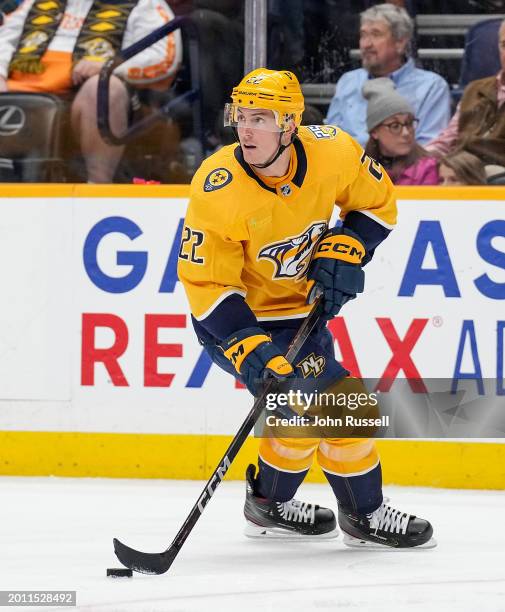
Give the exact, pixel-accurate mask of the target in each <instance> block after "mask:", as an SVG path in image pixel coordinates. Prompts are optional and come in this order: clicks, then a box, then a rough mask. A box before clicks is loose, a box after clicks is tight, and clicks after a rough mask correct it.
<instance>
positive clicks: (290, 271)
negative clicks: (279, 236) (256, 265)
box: [258, 221, 327, 280]
mask: <svg viewBox="0 0 505 612" xmlns="http://www.w3.org/2000/svg"><path fill="white" fill-rule="evenodd" d="M326 227H327V223H326V221H317V222H316V223H313V224H312V225H311V226H310V227H309V228H307V229H306V230H304V231H303V232H302V233H301V234H298V236H289V237H288V238H284V240H281V241H280V242H274V243H273V244H268V245H267V246H266V247H264V248H262V249H261V251H260V252H259V253H258V260H260V259H269V260H270V261H272V262H273V263H274V264H275V271H274V274H273V276H272V280H276V279H279V278H296V279H297V280H300V279H301V278H302V277H303V275H304V274H305V272H306V271H307V266H308V265H309V262H310V257H311V255H312V250H313V248H314V246H315V244H316V242H317V241H318V239H319V237H320V236H321V234H323V233H324V232H325V231H326Z"/></svg>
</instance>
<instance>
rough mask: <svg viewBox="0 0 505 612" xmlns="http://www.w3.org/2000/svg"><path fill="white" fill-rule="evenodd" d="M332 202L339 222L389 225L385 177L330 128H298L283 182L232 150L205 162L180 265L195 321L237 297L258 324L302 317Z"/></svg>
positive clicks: (391, 210) (392, 211) (195, 184)
mask: <svg viewBox="0 0 505 612" xmlns="http://www.w3.org/2000/svg"><path fill="white" fill-rule="evenodd" d="M335 205H336V206H338V207H339V209H340V217H341V219H343V220H345V218H346V216H347V215H348V214H349V213H350V212H352V211H357V212H359V213H362V214H363V215H365V216H366V217H367V219H366V221H367V222H370V223H371V225H373V226H377V227H379V229H382V230H384V231H385V233H386V234H387V232H388V231H389V230H390V229H392V227H393V226H394V224H395V223H396V202H395V199H394V195H393V185H392V183H391V181H390V179H389V177H388V176H387V174H386V172H385V171H384V170H383V169H382V167H381V166H380V165H379V164H378V163H377V162H375V161H374V160H372V159H370V158H369V157H367V156H365V155H364V152H363V149H362V147H361V146H360V145H359V144H358V143H357V142H356V141H355V140H353V139H352V138H351V137H350V136H349V135H348V134H347V133H346V132H343V131H342V130H340V129H338V128H336V127H334V126H329V125H326V126H305V127H300V128H299V132H298V137H297V138H296V139H295V141H294V144H293V146H292V147H291V162H290V166H289V170H288V174H287V175H286V176H285V177H282V178H272V177H263V176H259V175H258V174H256V173H255V172H254V170H253V169H252V168H251V167H250V166H249V165H248V164H247V163H246V162H245V161H244V159H243V157H242V153H241V149H240V146H238V145H237V144H233V145H229V146H226V147H223V148H222V149H220V150H219V151H218V152H217V153H214V154H213V155H211V156H210V157H209V158H207V159H206V160H205V161H204V162H203V163H202V165H201V166H200V168H199V169H198V171H197V172H196V174H195V176H194V178H193V181H192V183H191V192H190V201H189V206H188V211H187V215H186V219H185V226H184V229H183V234H182V242H181V247H180V252H179V261H178V274H179V278H180V280H181V281H182V283H183V285H184V288H185V290H186V293H187V296H188V300H189V304H190V308H191V312H192V314H193V316H194V317H195V318H196V319H197V320H198V321H201V322H204V321H205V319H206V318H207V317H210V316H211V315H212V313H213V312H214V311H215V310H216V308H218V307H219V305H220V304H221V303H222V302H223V301H224V300H226V298H227V297H228V296H231V295H233V294H239V295H241V296H243V297H244V298H245V301H246V303H247V304H248V306H249V307H250V308H251V310H252V311H253V313H254V314H255V315H256V317H257V319H258V320H259V321H260V322H261V321H271V320H279V319H281V320H282V319H291V318H300V317H304V316H305V315H306V314H307V313H308V311H309V310H310V306H308V305H306V304H305V300H306V296H307V281H306V272H307V267H308V265H309V263H310V258H311V254H312V250H313V248H314V246H315V244H316V242H317V240H318V239H319V237H320V236H321V235H322V234H323V233H324V231H325V230H326V229H327V227H328V223H329V221H330V217H331V216H332V213H333V211H334V207H335ZM359 216H360V217H361V215H359ZM353 229H354V228H353ZM358 233H359V231H358ZM383 237H384V236H382V238H383ZM382 238H381V239H382ZM376 242H377V243H378V242H380V240H378V241H376ZM365 244H366V240H365ZM374 246H376V245H375V244H374Z"/></svg>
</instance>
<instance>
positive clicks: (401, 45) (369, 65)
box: [359, 19, 407, 76]
mask: <svg viewBox="0 0 505 612" xmlns="http://www.w3.org/2000/svg"><path fill="white" fill-rule="evenodd" d="M406 46H407V40H406V39H401V40H395V38H393V34H392V32H391V27H390V26H389V24H388V23H387V22H386V21H384V20H382V19H379V20H377V21H365V22H364V23H363V24H362V25H361V28H360V31H359V49H360V51H361V63H362V64H363V68H365V69H366V70H368V71H369V72H370V73H372V74H373V75H375V76H384V75H386V74H389V73H391V72H393V71H394V70H396V69H397V68H399V67H400V66H401V64H402V62H403V55H404V54H405V48H406Z"/></svg>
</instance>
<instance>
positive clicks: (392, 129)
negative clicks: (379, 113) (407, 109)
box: [371, 113, 416, 157]
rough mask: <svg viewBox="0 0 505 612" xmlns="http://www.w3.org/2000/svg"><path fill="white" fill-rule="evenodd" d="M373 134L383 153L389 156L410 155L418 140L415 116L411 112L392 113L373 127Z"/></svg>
mask: <svg viewBox="0 0 505 612" xmlns="http://www.w3.org/2000/svg"><path fill="white" fill-rule="evenodd" d="M371 135H372V138H375V139H376V140H377V141H378V142H379V148H380V151H381V153H382V154H383V155H386V156H388V157H398V156H402V155H408V154H409V153H410V152H411V151H412V149H413V148H414V145H415V142H416V129H415V120H414V117H413V116H412V115H411V114H409V113H398V114H397V115H392V116H391V117H388V118H387V119H385V120H384V121H383V122H382V123H381V124H380V125H379V126H378V127H376V128H375V129H373V130H372V132H371Z"/></svg>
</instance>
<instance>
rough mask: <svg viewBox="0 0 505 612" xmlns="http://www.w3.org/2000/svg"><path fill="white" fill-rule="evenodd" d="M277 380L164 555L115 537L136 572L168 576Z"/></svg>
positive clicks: (312, 320) (306, 331) (309, 323)
mask: <svg viewBox="0 0 505 612" xmlns="http://www.w3.org/2000/svg"><path fill="white" fill-rule="evenodd" d="M320 302H321V298H318V299H317V300H316V301H315V302H314V305H313V307H312V310H311V311H310V313H309V314H308V316H307V318H306V319H305V321H304V322H303V324H302V325H301V327H300V329H299V330H298V332H297V333H296V335H295V337H294V338H293V340H292V341H291V344H290V345H289V348H288V350H287V353H286V359H287V360H288V361H289V362H292V361H293V360H294V359H295V358H296V356H297V355H298V353H299V352H300V350H301V348H302V346H303V344H304V343H305V340H306V339H307V338H308V336H309V335H310V333H311V331H312V330H313V329H314V326H315V325H316V323H317V321H318V319H319V316H320ZM275 384H276V380H275V379H274V378H272V379H271V380H269V381H268V383H267V384H266V385H265V388H264V389H263V392H262V393H261V395H259V396H258V398H257V399H256V400H255V402H254V405H253V407H252V408H251V411H250V412H249V414H248V415H247V418H246V420H245V421H244V422H243V423H242V425H241V427H240V429H239V430H238V432H237V434H236V436H235V437H234V438H233V440H232V442H231V444H230V446H229V447H228V449H227V450H226V453H225V454H224V456H223V458H222V459H221V461H220V462H219V464H218V466H217V467H216V469H215V470H214V473H213V474H212V476H211V477H210V478H209V480H208V482H207V484H206V485H205V488H204V490H203V491H202V494H201V495H200V497H199V498H198V501H197V502H196V504H195V505H194V506H193V508H192V510H191V512H190V513H189V514H188V516H187V518H186V520H185V521H184V524H183V525H182V527H181V528H180V529H179V532H178V533H177V535H176V536H175V538H174V541H173V542H172V544H170V546H169V547H168V548H167V549H166V550H165V551H163V552H161V553H145V552H141V551H139V550H134V549H133V548H130V547H129V546H126V545H125V544H123V543H122V542H120V541H119V540H117V539H116V538H114V540H113V542H114V552H115V553H116V556H117V558H118V559H119V560H120V561H121V563H122V564H123V565H124V566H126V567H128V568H130V569H132V570H135V571H136V572H140V573H142V574H164V573H165V572H166V571H167V570H168V569H169V568H170V566H171V565H172V563H173V562H174V559H175V558H176V556H177V554H178V553H179V551H180V550H181V548H182V546H183V544H184V542H185V541H186V538H187V537H188V536H189V534H190V533H191V530H192V529H193V527H194V526H195V525H196V522H197V521H198V519H199V518H200V516H201V515H202V513H203V511H204V509H205V506H206V505H207V503H208V502H209V501H210V498H211V497H212V496H213V495H214V493H215V492H216V489H217V487H218V485H219V484H220V483H221V481H222V480H223V478H224V475H225V474H226V472H227V471H228V469H229V467H230V465H231V464H232V462H233V460H234V459H235V457H236V456H237V453H238V452H239V450H240V449H241V447H242V445H243V444H244V442H245V440H246V438H247V436H248V435H249V432H250V431H251V429H252V428H253V427H254V424H255V423H256V421H257V420H258V418H259V416H260V414H261V412H262V411H263V408H264V404H265V399H266V396H267V394H268V393H269V392H271V391H272V388H273V387H274V386H275Z"/></svg>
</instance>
